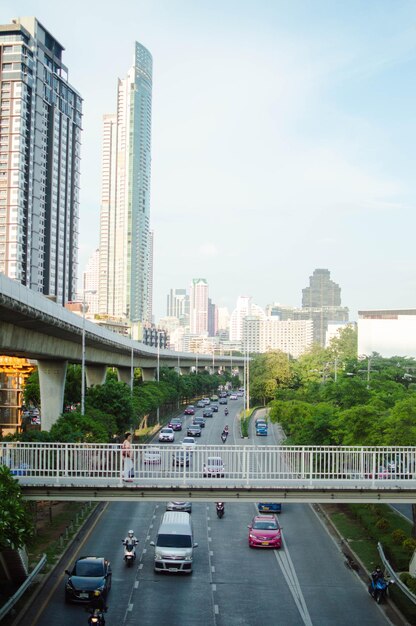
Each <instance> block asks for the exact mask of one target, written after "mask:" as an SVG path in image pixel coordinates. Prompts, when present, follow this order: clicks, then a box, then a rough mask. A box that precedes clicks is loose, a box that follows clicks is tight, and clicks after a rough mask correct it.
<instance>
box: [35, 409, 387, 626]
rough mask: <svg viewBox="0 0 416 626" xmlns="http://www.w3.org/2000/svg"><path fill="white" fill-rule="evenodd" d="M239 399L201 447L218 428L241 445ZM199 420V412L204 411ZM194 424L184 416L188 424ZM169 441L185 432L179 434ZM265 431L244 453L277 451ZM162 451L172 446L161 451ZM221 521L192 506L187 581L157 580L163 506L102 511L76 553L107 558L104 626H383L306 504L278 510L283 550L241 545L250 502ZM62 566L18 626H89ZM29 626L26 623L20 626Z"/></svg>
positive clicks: (274, 436) (219, 416)
mask: <svg viewBox="0 0 416 626" xmlns="http://www.w3.org/2000/svg"><path fill="white" fill-rule="evenodd" d="M241 406H242V400H241V399H240V398H239V399H238V400H237V401H229V403H228V407H229V410H230V415H229V416H228V417H225V415H224V410H223V407H221V408H220V411H219V413H214V416H213V418H208V419H207V424H206V428H205V430H204V433H203V435H202V437H201V443H202V442H204V443H218V442H219V441H220V435H221V431H222V428H223V426H224V424H225V423H228V424H229V425H230V436H229V438H228V442H227V443H231V444H232V443H241V437H240V432H239V429H238V427H237V424H236V422H235V421H234V419H233V418H234V416H235V414H236V412H237V410H240V409H241ZM197 414H202V409H200V410H198V413H197ZM190 419H191V418H187V422H186V423H188V422H189V421H190ZM177 435H179V436H176V442H177V441H178V439H179V440H180V439H181V438H182V437H183V436H184V435H185V432H184V431H182V433H177ZM280 437H281V433H280V431H279V429H278V427H272V428H271V429H270V432H269V435H268V436H267V437H256V436H255V435H253V436H251V437H250V439H248V440H244V442H245V443H246V444H247V445H260V446H261V445H268V444H269V443H279V441H280ZM164 445H169V444H164ZM225 509H226V510H225V516H224V518H223V519H221V520H220V519H218V518H217V517H216V513H215V505H214V504H213V503H208V504H205V503H196V504H194V505H193V511H192V520H193V525H194V533H195V540H196V541H197V542H198V544H199V546H198V548H196V550H195V558H194V573H193V574H192V576H180V575H175V574H174V575H160V574H155V573H154V571H153V548H152V547H151V546H150V545H149V542H150V541H151V540H153V539H155V536H156V533H157V529H158V525H159V522H160V519H161V517H162V515H163V513H164V511H165V506H164V505H163V504H161V503H152V502H139V503H137V504H136V503H134V502H132V503H115V504H111V505H109V506H107V507H106V508H105V509H104V511H103V513H102V515H101V517H100V518H99V520H98V521H97V524H96V526H95V528H94V529H93V530H92V532H91V533H90V534H89V535H86V536H85V537H84V538H83V539H82V540H81V542H80V543H81V545H80V546H79V550H78V554H79V555H87V554H94V555H104V556H105V557H107V558H109V559H110V561H111V563H112V569H113V577H112V590H111V592H110V595H109V599H108V605H109V610H108V613H107V615H106V623H107V624H108V625H111V624H114V625H117V626H119V625H123V626H133V625H135V626H137V625H143V626H150V625H151V624H169V626H195V625H199V624H201V625H203V626H234V625H235V626H237V625H238V626H240V625H246V626H257V625H258V626H263V625H265V624H270V625H273V626H274V625H276V624H280V625H282V626H295V625H296V626H309V625H312V624H313V625H316V626H326V625H328V626H330V625H331V626H334V625H337V626H343V625H344V624H345V626H347V625H348V626H351V624H360V626H366V625H368V626H382V625H383V626H385V625H386V624H388V623H389V622H388V621H387V620H386V618H385V617H384V613H383V612H382V610H381V609H380V607H378V606H377V605H376V604H375V602H374V600H373V599H372V598H371V597H370V596H369V594H368V592H367V590H366V587H365V585H364V584H363V583H362V581H361V580H360V579H359V578H358V576H357V575H356V574H355V573H354V572H353V571H351V570H348V569H346V568H345V566H344V563H343V557H342V554H341V553H340V552H339V550H338V547H337V546H336V544H335V543H334V541H333V539H332V538H331V537H330V536H329V535H328V533H327V531H326V529H325V528H324V526H323V525H322V523H321V521H320V518H319V517H318V516H317V515H316V514H315V512H314V510H313V508H312V507H311V506H309V505H302V504H289V505H284V506H283V511H282V514H281V515H280V516H279V519H280V523H281V525H282V527H283V541H284V543H283V548H282V549H281V550H254V549H250V548H249V547H248V544H247V533H248V530H247V525H248V523H249V522H250V520H251V518H252V517H253V515H254V514H255V512H256V508H255V506H254V505H253V504H250V503H241V504H234V503H232V504H228V503H227V504H226V507H225ZM129 528H132V529H134V530H135V533H136V535H137V537H138V538H139V546H138V558H137V561H136V564H135V566H134V567H132V568H130V569H128V568H127V567H126V566H125V564H124V561H123V550H122V544H121V541H122V539H123V538H124V536H125V535H126V532H127V530H128V529H129ZM68 566H69V564H68V563H64V564H63V567H62V568H59V570H58V571H57V572H56V573H55V575H54V578H53V585H52V588H51V589H49V590H48V591H46V590H45V592H41V593H39V596H38V599H37V602H36V605H35V606H34V607H32V612H31V613H30V614H29V615H28V616H27V618H26V620H25V622H24V623H25V624H33V626H35V625H38V626H50V625H51V624H60V625H61V626H75V625H76V624H87V621H88V615H87V614H86V613H85V612H84V609H83V607H80V606H71V605H65V604H64V575H63V570H64V569H65V568H67V567H68ZM27 620H29V621H27Z"/></svg>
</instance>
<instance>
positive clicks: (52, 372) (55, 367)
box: [38, 361, 68, 430]
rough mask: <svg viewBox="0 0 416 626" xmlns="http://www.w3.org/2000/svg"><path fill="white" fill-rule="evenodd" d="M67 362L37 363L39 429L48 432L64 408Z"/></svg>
mask: <svg viewBox="0 0 416 626" xmlns="http://www.w3.org/2000/svg"><path fill="white" fill-rule="evenodd" d="M67 365H68V361H38V372H39V387H40V404H41V429H42V430H50V429H51V426H53V424H55V422H56V420H57V419H58V417H59V416H60V415H61V414H62V410H63V406H64V391H65V378H66V368H67Z"/></svg>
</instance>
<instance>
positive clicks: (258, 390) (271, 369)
mask: <svg viewBox="0 0 416 626" xmlns="http://www.w3.org/2000/svg"><path fill="white" fill-rule="evenodd" d="M291 378H292V372H291V367H290V362H289V359H288V357H287V354H285V353H284V352H280V351H274V352H267V353H266V354H256V355H254V356H253V358H252V360H251V362H250V396H251V398H252V399H253V402H261V403H262V404H267V402H270V400H272V399H273V398H274V397H275V394H276V390H277V389H278V388H279V387H280V386H282V387H285V386H287V385H288V384H289V383H290V381H291Z"/></svg>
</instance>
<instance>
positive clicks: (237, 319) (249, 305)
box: [230, 296, 265, 341]
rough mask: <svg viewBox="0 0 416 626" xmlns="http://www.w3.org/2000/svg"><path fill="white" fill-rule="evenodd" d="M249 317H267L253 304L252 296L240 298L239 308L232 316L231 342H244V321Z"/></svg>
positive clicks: (238, 301)
mask: <svg viewBox="0 0 416 626" xmlns="http://www.w3.org/2000/svg"><path fill="white" fill-rule="evenodd" d="M247 315H256V316H259V317H265V313H264V311H263V309H262V308H261V307H259V306H258V305H257V304H253V302H252V297H251V296H239V297H238V299H237V306H236V308H235V309H234V311H233V312H232V313H231V316H230V341H242V339H243V321H244V318H245V317H246V316H247Z"/></svg>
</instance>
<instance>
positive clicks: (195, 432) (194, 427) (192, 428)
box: [186, 424, 202, 437]
mask: <svg viewBox="0 0 416 626" xmlns="http://www.w3.org/2000/svg"><path fill="white" fill-rule="evenodd" d="M201 433H202V429H201V427H200V425H199V424H189V426H188V430H187V431H186V434H187V435H188V437H200V436H201Z"/></svg>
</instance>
